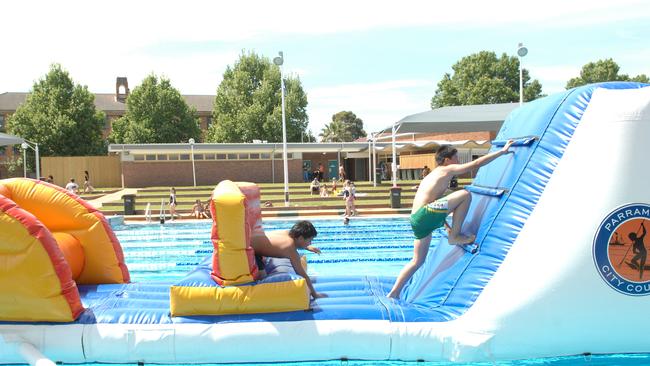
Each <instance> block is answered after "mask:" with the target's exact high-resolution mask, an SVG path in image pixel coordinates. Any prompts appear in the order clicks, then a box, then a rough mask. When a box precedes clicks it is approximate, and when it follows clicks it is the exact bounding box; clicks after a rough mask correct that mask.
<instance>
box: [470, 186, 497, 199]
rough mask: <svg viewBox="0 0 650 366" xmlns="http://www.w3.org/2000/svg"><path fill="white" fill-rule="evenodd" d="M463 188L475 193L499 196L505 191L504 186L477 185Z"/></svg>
mask: <svg viewBox="0 0 650 366" xmlns="http://www.w3.org/2000/svg"><path fill="white" fill-rule="evenodd" d="M465 189H466V190H468V191H470V192H472V193H475V194H481V195H484V196H491V197H501V196H503V194H504V193H506V191H507V189H505V188H492V187H482V186H477V185H469V186H465Z"/></svg>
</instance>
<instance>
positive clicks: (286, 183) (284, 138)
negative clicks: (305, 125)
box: [273, 51, 289, 207]
mask: <svg viewBox="0 0 650 366" xmlns="http://www.w3.org/2000/svg"><path fill="white" fill-rule="evenodd" d="M273 63H274V64H276V65H278V67H279V68H280V89H281V94H282V160H283V163H284V206H285V207H289V167H288V163H287V122H286V117H285V112H284V75H283V74H282V65H283V64H284V55H283V54H282V51H280V52H278V56H277V57H275V58H274V59H273Z"/></svg>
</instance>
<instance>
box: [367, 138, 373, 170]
mask: <svg viewBox="0 0 650 366" xmlns="http://www.w3.org/2000/svg"><path fill="white" fill-rule="evenodd" d="M372 137H373V135H372V133H371V134H370V137H368V182H372Z"/></svg>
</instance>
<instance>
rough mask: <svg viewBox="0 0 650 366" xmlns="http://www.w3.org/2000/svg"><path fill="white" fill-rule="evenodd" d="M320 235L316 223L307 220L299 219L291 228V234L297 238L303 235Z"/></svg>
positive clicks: (310, 236) (313, 236)
mask: <svg viewBox="0 0 650 366" xmlns="http://www.w3.org/2000/svg"><path fill="white" fill-rule="evenodd" d="M316 235H318V232H316V228H315V227H314V225H313V224H312V223H311V222H309V221H306V220H303V221H298V222H296V224H295V225H293V227H292V228H291V230H289V236H290V237H292V238H294V239H297V238H299V237H301V236H302V237H303V238H304V239H309V238H315V237H316Z"/></svg>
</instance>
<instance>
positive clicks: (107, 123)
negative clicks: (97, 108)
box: [104, 116, 111, 130]
mask: <svg viewBox="0 0 650 366" xmlns="http://www.w3.org/2000/svg"><path fill="white" fill-rule="evenodd" d="M109 128H111V119H110V118H108V116H104V129H105V130H107V129H109Z"/></svg>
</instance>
